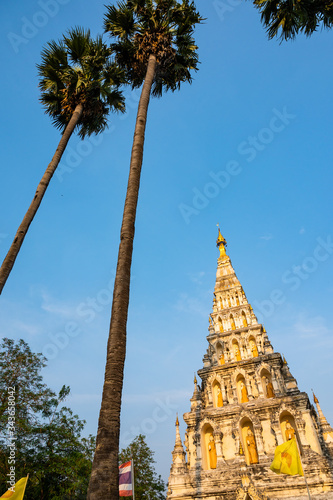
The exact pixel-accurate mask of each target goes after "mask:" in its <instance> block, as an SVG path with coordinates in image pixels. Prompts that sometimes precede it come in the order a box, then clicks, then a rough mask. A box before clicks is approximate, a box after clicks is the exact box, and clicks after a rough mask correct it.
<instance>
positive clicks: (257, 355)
mask: <svg viewBox="0 0 333 500" xmlns="http://www.w3.org/2000/svg"><path fill="white" fill-rule="evenodd" d="M217 246H218V248H219V258H218V266H217V274H216V285H215V291H214V301H213V311H212V313H211V314H210V317H209V329H208V330H209V335H208V336H207V340H208V349H207V353H206V354H205V355H204V358H203V365H204V366H203V368H202V369H201V370H199V371H198V375H199V376H200V378H201V380H202V383H201V386H199V385H198V383H197V380H196V378H195V379H194V393H193V397H192V398H191V411H190V412H188V413H185V415H184V420H185V422H186V424H187V430H186V434H185V441H184V444H185V448H186V455H187V460H186V455H185V452H184V449H183V446H182V442H181V438H180V433H179V422H178V418H177V422H176V444H175V448H174V451H173V453H172V455H173V457H172V465H171V472H170V477H169V484H168V494H167V499H168V500H175V499H177V500H190V499H193V500H194V499H195V500H197V499H206V500H208V499H209V500H221V499H228V500H229V499H230V500H231V499H236V498H238V499H240V498H242V499H243V498H244V499H247V498H248V497H251V498H255V497H257V498H265V497H267V496H268V497H270V498H283V497H304V496H306V495H307V493H306V486H305V482H304V478H303V477H301V476H284V475H277V474H274V473H273V472H272V471H270V469H269V466H270V464H271V462H272V459H273V456H274V450H275V448H276V446H277V445H280V444H282V443H283V442H285V441H286V440H288V439H290V438H291V437H292V436H294V435H295V437H296V439H297V442H298V445H299V449H300V451H301V456H302V462H303V467H304V472H305V475H306V477H307V481H308V484H309V487H310V491H311V493H312V495H320V494H324V493H325V499H327V498H332V499H333V430H332V428H331V427H330V425H329V424H328V423H327V421H326V418H325V417H324V415H323V413H322V411H321V409H320V407H319V403H318V400H317V398H315V403H316V405H317V410H318V415H319V416H318V415H317V413H316V411H315V409H314V407H313V406H312V404H311V403H310V401H309V398H308V396H307V394H306V393H304V392H300V391H299V389H298V387H297V382H296V380H295V378H294V377H293V376H292V375H291V373H290V371H289V368H288V365H287V362H286V361H285V359H284V358H282V357H281V355H280V354H279V353H275V352H274V350H273V347H272V345H271V343H270V341H269V338H268V335H267V333H266V330H265V328H264V327H263V325H261V324H259V323H258V321H257V318H256V316H255V314H254V312H253V310H252V307H251V305H250V304H249V303H248V301H247V298H246V295H245V293H244V290H243V288H242V286H241V284H240V282H239V280H238V279H237V276H236V274H235V271H234V269H233V267H232V264H231V261H230V258H229V257H228V255H227V254H226V246H227V243H226V241H225V239H224V238H223V236H222V235H221V232H220V230H219V233H218V239H217Z"/></svg>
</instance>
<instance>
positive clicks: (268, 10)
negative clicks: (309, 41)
mask: <svg viewBox="0 0 333 500" xmlns="http://www.w3.org/2000/svg"><path fill="white" fill-rule="evenodd" d="M254 4H255V5H256V7H257V8H258V9H259V11H260V12H261V20H262V22H263V24H264V26H266V27H267V33H268V37H269V38H274V37H275V36H279V37H280V38H281V39H282V40H283V39H285V40H289V39H293V38H295V37H296V35H297V34H298V33H304V34H305V35H307V36H310V35H312V33H313V32H314V31H316V30H317V29H318V27H319V26H322V27H323V28H327V29H330V28H332V25H333V2H332V0H254Z"/></svg>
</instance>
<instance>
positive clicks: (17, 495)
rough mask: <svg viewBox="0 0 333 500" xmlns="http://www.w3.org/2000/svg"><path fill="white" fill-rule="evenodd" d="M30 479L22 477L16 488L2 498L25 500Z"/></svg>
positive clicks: (8, 491) (10, 489)
mask: <svg viewBox="0 0 333 500" xmlns="http://www.w3.org/2000/svg"><path fill="white" fill-rule="evenodd" d="M27 481H28V477H22V479H20V480H19V481H17V483H16V484H15V486H13V487H12V488H9V490H7V491H6V493H4V494H3V495H2V497H0V498H10V500H23V497H24V492H25V487H26V485H27Z"/></svg>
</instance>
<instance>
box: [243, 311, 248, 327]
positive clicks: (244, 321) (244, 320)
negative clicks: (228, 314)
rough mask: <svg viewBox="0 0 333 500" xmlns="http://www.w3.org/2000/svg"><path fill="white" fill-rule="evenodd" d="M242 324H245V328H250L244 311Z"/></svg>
mask: <svg viewBox="0 0 333 500" xmlns="http://www.w3.org/2000/svg"><path fill="white" fill-rule="evenodd" d="M242 323H243V327H244V328H246V327H247V326H248V324H247V319H246V314H245V312H244V311H242Z"/></svg>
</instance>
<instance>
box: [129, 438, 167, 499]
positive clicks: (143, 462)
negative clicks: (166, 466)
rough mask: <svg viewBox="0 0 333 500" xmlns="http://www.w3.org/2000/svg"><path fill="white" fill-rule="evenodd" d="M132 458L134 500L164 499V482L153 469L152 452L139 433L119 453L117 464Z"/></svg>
mask: <svg viewBox="0 0 333 500" xmlns="http://www.w3.org/2000/svg"><path fill="white" fill-rule="evenodd" d="M129 460H133V462H134V485H135V490H134V491H135V500H164V499H165V494H164V492H165V484H164V482H163V480H162V478H161V476H157V474H156V472H155V469H154V463H156V462H155V460H154V452H153V451H152V450H151V449H150V448H149V446H148V445H147V443H146V441H145V436H143V435H142V434H139V436H137V437H136V438H135V439H134V440H133V441H132V443H131V444H129V445H128V446H127V448H124V449H123V450H121V452H120V453H119V464H122V463H125V462H128V461H129Z"/></svg>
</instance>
